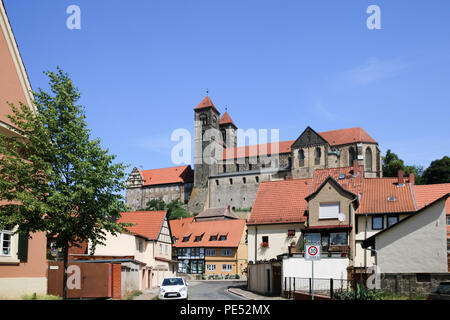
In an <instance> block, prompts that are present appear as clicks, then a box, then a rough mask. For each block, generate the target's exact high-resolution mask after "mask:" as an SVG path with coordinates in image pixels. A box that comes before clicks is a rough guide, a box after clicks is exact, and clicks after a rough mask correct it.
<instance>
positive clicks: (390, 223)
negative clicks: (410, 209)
mask: <svg viewBox="0 0 450 320" xmlns="http://www.w3.org/2000/svg"><path fill="white" fill-rule="evenodd" d="M397 222H398V216H391V217H388V218H387V227H388V228H389V227H390V226H393V225H394V224H396V223H397Z"/></svg>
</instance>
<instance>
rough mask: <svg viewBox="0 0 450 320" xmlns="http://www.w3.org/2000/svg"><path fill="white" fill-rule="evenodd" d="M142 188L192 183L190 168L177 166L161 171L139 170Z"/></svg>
mask: <svg viewBox="0 0 450 320" xmlns="http://www.w3.org/2000/svg"><path fill="white" fill-rule="evenodd" d="M139 172H140V173H141V176H142V179H144V184H143V185H144V186H151V185H157V184H170V183H189V182H192V181H193V172H192V169H191V166H179V167H170V168H163V169H152V170H139Z"/></svg>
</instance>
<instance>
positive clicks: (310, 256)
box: [305, 244, 321, 300]
mask: <svg viewBox="0 0 450 320" xmlns="http://www.w3.org/2000/svg"><path fill="white" fill-rule="evenodd" d="M320 251H321V250H320V245H319V244H314V245H305V260H310V261H311V297H312V300H314V260H320Z"/></svg>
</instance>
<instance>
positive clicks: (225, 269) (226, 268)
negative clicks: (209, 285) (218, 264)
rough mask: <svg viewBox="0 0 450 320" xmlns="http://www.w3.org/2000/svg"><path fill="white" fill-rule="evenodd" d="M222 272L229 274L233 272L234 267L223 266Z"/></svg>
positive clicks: (230, 265) (229, 265)
mask: <svg viewBox="0 0 450 320" xmlns="http://www.w3.org/2000/svg"><path fill="white" fill-rule="evenodd" d="M222 271H227V272H230V271H233V265H232V264H223V265H222Z"/></svg>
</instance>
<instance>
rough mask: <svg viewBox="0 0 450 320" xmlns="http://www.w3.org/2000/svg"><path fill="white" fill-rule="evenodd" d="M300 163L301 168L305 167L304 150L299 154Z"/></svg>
mask: <svg viewBox="0 0 450 320" xmlns="http://www.w3.org/2000/svg"><path fill="white" fill-rule="evenodd" d="M299 161H300V167H304V166H305V152H304V151H303V150H300V152H299Z"/></svg>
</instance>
